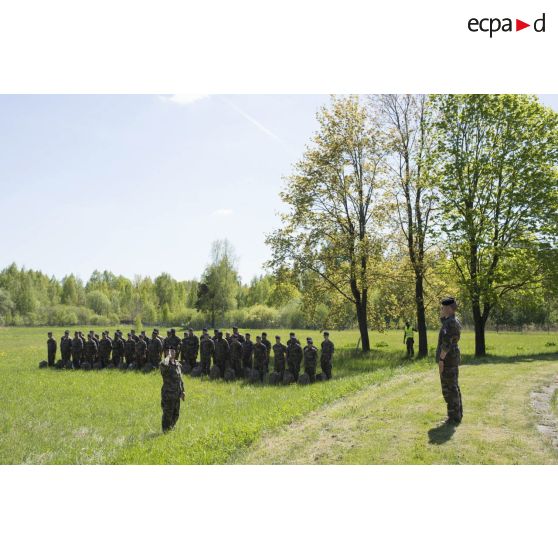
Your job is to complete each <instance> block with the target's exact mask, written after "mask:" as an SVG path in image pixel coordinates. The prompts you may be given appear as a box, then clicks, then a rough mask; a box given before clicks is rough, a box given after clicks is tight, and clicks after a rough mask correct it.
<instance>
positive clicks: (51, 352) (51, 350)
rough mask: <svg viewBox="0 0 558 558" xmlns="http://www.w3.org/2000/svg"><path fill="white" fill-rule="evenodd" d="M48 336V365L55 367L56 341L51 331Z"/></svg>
mask: <svg viewBox="0 0 558 558" xmlns="http://www.w3.org/2000/svg"><path fill="white" fill-rule="evenodd" d="M47 335H48V339H47V355H48V365H49V366H54V363H55V362H56V339H55V338H54V337H53V336H52V331H49V332H48V334H47Z"/></svg>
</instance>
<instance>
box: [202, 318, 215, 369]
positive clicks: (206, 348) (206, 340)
mask: <svg viewBox="0 0 558 558" xmlns="http://www.w3.org/2000/svg"><path fill="white" fill-rule="evenodd" d="M214 353H215V344H214V343H213V340H212V339H211V338H210V337H209V334H208V333H207V329H204V330H203V332H202V338H201V341H200V361H201V368H202V374H209V369H210V368H211V359H212V358H213V355H214Z"/></svg>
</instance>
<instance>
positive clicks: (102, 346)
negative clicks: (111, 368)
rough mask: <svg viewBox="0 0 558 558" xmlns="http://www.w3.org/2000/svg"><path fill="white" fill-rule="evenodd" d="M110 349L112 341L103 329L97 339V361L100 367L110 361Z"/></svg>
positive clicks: (103, 366)
mask: <svg viewBox="0 0 558 558" xmlns="http://www.w3.org/2000/svg"><path fill="white" fill-rule="evenodd" d="M111 351H112V343H111V342H110V339H109V338H108V336H107V332H106V331H103V337H102V339H101V340H100V341H99V362H100V364H101V368H105V367H106V366H108V363H109V362H110V353H111Z"/></svg>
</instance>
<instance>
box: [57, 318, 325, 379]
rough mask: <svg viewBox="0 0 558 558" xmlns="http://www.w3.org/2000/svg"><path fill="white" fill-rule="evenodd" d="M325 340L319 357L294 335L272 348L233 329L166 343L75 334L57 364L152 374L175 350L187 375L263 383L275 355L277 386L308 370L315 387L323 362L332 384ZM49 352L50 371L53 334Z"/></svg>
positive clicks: (170, 335) (64, 341) (172, 337)
mask: <svg viewBox="0 0 558 558" xmlns="http://www.w3.org/2000/svg"><path fill="white" fill-rule="evenodd" d="M323 337H324V339H323V341H322V343H321V353H320V355H319V354H318V348H317V347H316V346H315V345H314V343H313V340H312V338H310V337H307V338H306V345H305V346H304V347H303V346H302V345H301V343H300V341H299V340H298V339H297V337H296V335H295V333H294V332H291V333H290V334H289V339H288V341H287V343H286V344H283V343H282V341H281V337H280V336H279V335H276V336H275V344H274V345H272V344H271V342H270V341H269V339H268V337H267V333H265V332H263V333H262V334H261V335H257V336H256V339H255V341H252V339H251V335H250V334H249V333H246V334H245V335H242V334H241V333H239V331H238V327H236V326H235V327H233V328H232V334H230V333H229V332H226V333H225V335H224V336H223V333H222V332H221V331H220V330H218V329H215V330H214V331H213V336H210V335H209V332H208V330H207V329H204V330H203V332H202V335H201V338H200V337H198V336H197V335H195V334H194V331H193V330H192V328H189V329H188V330H187V331H186V332H185V333H184V337H183V338H182V339H181V338H180V337H178V336H177V335H176V331H175V330H174V329H170V330H168V331H167V336H166V337H165V338H163V337H162V336H161V335H160V333H159V330H158V329H154V330H153V333H152V334H151V337H148V336H147V335H146V333H145V331H142V332H141V333H140V335H136V332H135V330H131V331H130V333H128V334H127V335H126V339H124V335H123V333H122V332H121V331H120V330H117V331H116V332H115V333H114V337H111V336H110V334H109V332H108V331H103V332H102V334H101V336H100V337H99V335H98V334H96V333H95V332H94V331H90V332H89V333H88V335H87V338H85V337H84V335H83V333H82V332H80V331H76V332H75V333H74V336H73V338H72V337H70V332H69V331H68V330H66V331H65V332H64V336H63V337H62V338H61V340H60V352H61V361H59V363H58V364H59V366H60V367H73V368H87V369H89V368H105V367H111V368H113V367H118V368H137V369H143V370H147V369H154V368H157V367H159V365H160V363H161V360H162V359H163V358H164V357H166V356H167V355H168V354H169V352H170V350H171V349H172V350H173V353H174V355H175V356H176V358H177V360H180V361H182V364H183V366H184V367H185V368H186V370H187V371H192V370H194V369H197V370H198V371H199V374H200V375H209V374H210V371H211V370H212V369H213V370H214V371H215V370H216V371H217V373H218V376H219V377H221V378H225V377H226V372H227V370H232V371H233V372H234V376H235V377H237V378H244V377H246V375H247V371H255V372H257V374H258V376H259V380H260V381H261V382H263V381H264V378H265V376H266V375H267V374H268V373H269V365H270V361H271V353H272V352H273V357H274V359H273V366H274V368H273V372H274V373H275V375H276V378H277V380H278V381H281V382H283V381H284V380H285V379H286V378H288V379H289V382H290V381H298V379H299V375H300V371H301V366H302V365H303V366H304V372H305V373H306V374H307V375H308V378H309V381H310V382H313V381H315V379H316V370H317V367H318V362H319V363H320V366H321V376H320V379H324V380H329V379H331V374H332V361H333V353H334V350H335V348H334V345H333V343H332V341H331V340H330V339H329V333H328V332H327V331H325V332H324V333H323ZM47 349H48V363H47V365H48V366H54V365H55V363H56V350H57V344H56V340H55V339H54V337H53V335H52V333H51V332H49V333H48V340H47ZM198 356H199V364H198ZM289 382H287V383H289Z"/></svg>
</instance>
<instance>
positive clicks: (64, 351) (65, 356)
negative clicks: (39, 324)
mask: <svg viewBox="0 0 558 558" xmlns="http://www.w3.org/2000/svg"><path fill="white" fill-rule="evenodd" d="M60 353H61V355H62V362H63V363H64V365H68V364H69V362H70V359H71V358H72V339H71V338H70V332H69V331H68V330H66V331H65V332H64V336H63V337H62V338H61V339H60Z"/></svg>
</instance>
